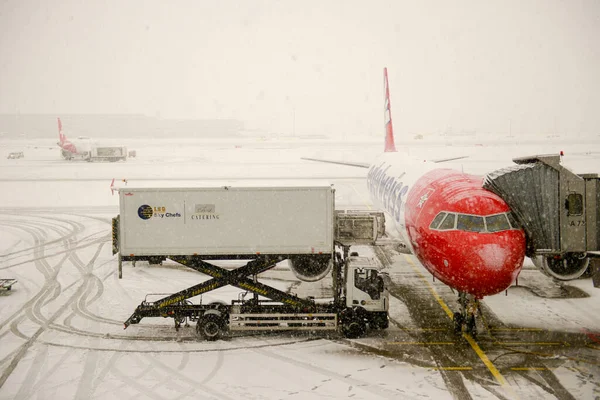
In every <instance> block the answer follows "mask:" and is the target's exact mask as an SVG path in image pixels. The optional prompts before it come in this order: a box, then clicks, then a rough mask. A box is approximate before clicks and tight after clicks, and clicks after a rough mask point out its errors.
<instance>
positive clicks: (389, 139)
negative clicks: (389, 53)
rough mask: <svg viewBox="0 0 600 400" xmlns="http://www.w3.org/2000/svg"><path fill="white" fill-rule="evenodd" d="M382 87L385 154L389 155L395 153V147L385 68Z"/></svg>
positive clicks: (385, 69)
mask: <svg viewBox="0 0 600 400" xmlns="http://www.w3.org/2000/svg"><path fill="white" fill-rule="evenodd" d="M383 87H384V90H385V109H384V123H385V152H386V153H390V152H395V151H396V145H395V144H394V128H393V126H392V112H391V108H390V85H389V83H388V74H387V68H384V69H383Z"/></svg>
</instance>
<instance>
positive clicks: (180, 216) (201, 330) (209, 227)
mask: <svg viewBox="0 0 600 400" xmlns="http://www.w3.org/2000/svg"><path fill="white" fill-rule="evenodd" d="M119 203H120V214H119V215H118V216H117V217H115V218H113V254H118V265H119V277H120V278H121V277H122V268H123V262H132V263H136V262H139V261H148V262H150V263H153V264H159V263H161V262H163V261H165V260H166V259H170V260H172V261H174V262H177V263H179V264H182V265H184V266H187V267H189V268H192V269H194V270H196V271H199V272H201V273H203V274H205V275H208V276H209V277H210V278H212V279H209V280H203V281H202V282H199V283H196V284H195V285H193V286H191V287H189V288H186V289H184V290H182V291H180V292H177V293H173V294H170V295H167V296H166V297H163V298H161V299H159V300H155V301H147V300H144V301H143V302H142V303H141V304H140V305H139V306H138V307H137V309H136V310H135V312H134V313H133V314H132V315H131V316H130V317H129V319H127V321H126V322H125V328H127V327H128V326H129V325H130V324H137V323H139V322H140V321H141V320H142V319H143V318H147V317H170V318H173V319H174V322H175V328H176V329H178V328H179V327H180V325H181V324H182V323H186V322H187V321H188V320H189V321H196V322H197V325H196V331H197V333H198V334H199V335H200V336H202V337H204V338H206V339H208V340H215V339H217V338H219V337H221V336H222V335H223V334H226V333H228V332H230V331H243V330H338V329H339V330H341V332H342V333H343V334H344V335H345V336H347V337H358V336H361V335H362V334H364V332H365V331H366V329H367V327H370V328H372V329H385V328H387V326H388V307H389V293H388V290H387V286H386V282H387V279H389V278H387V275H386V274H385V273H382V272H381V271H380V269H381V268H380V266H379V265H378V263H377V262H376V261H375V260H373V259H370V258H366V257H360V256H358V254H356V253H351V252H350V244H349V243H351V237H350V236H349V235H348V234H347V232H344V235H343V237H344V240H345V243H342V242H340V241H338V240H337V239H336V232H338V231H339V230H336V212H335V190H334V188H333V187H331V186H314V187H313V186H311V187H232V186H224V187H218V188H122V189H120V190H119ZM360 218H364V215H361V216H360ZM377 218H378V217H377V216H373V219H374V220H376V219H377ZM345 226H348V224H347V220H345ZM369 232H376V230H375V231H373V230H370V231H369ZM361 240H362V239H361ZM219 260H244V262H246V264H245V265H243V266H241V267H239V268H235V269H226V268H222V267H220V266H217V265H215V264H218V261H219ZM286 260H287V263H288V265H289V268H290V269H291V271H292V272H293V273H294V274H295V275H296V277H297V278H298V279H299V280H301V281H305V282H314V281H318V280H321V279H323V278H325V277H326V276H328V275H329V274H331V279H332V299H329V300H328V301H316V300H315V299H313V298H310V297H309V298H301V297H299V296H296V295H294V294H290V293H286V292H283V291H281V290H278V289H276V288H273V287H270V286H268V285H266V284H264V283H262V282H260V281H259V277H258V275H259V274H261V273H263V272H266V271H268V270H270V269H272V268H274V267H275V266H276V265H277V264H280V263H283V262H285V261H286ZM226 285H232V286H235V287H238V288H240V289H241V290H242V291H243V292H244V295H243V296H240V297H239V298H238V299H234V300H231V302H230V303H226V302H225V303H223V302H217V303H209V304H203V303H202V296H199V295H201V294H204V293H207V292H209V291H212V290H215V289H218V288H220V287H223V286H226ZM248 293H252V298H248V299H246V295H247V294H248ZM194 297H199V298H200V301H199V303H197V304H195V303H193V302H192V301H190V299H191V298H194Z"/></svg>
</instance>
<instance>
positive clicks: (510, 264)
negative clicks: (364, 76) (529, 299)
mask: <svg viewBox="0 0 600 400" xmlns="http://www.w3.org/2000/svg"><path fill="white" fill-rule="evenodd" d="M384 89H385V107H384V118H385V131H386V136H385V151H384V153H383V154H381V155H380V156H379V157H378V158H377V160H376V161H375V163H373V164H364V163H352V162H341V161H330V160H321V159H312V158H311V159H308V158H305V159H308V160H312V161H320V162H329V163H334V164H341V165H349V166H354V167H361V168H368V169H369V172H368V175H367V185H368V189H369V193H370V196H371V199H372V201H373V203H374V204H375V205H376V206H378V207H379V208H381V209H383V210H384V211H385V212H386V213H387V215H388V221H389V220H390V219H391V221H392V223H393V225H394V227H395V229H397V230H398V232H399V233H400V234H401V236H402V238H403V240H404V243H405V244H406V245H407V246H408V247H409V249H410V250H411V251H412V253H413V254H414V255H415V256H416V257H417V258H418V259H419V261H420V262H421V263H422V264H423V266H424V267H425V268H426V269H427V270H428V271H429V272H430V273H431V274H432V275H433V276H434V277H436V278H438V279H439V280H441V281H442V282H443V283H445V284H446V285H448V286H450V287H451V288H453V289H456V290H457V291H458V293H459V303H460V306H461V307H460V311H458V312H456V313H454V324H455V329H456V330H457V331H462V330H463V328H464V330H465V331H466V332H468V333H471V334H475V333H476V324H475V317H476V314H477V310H478V308H479V307H478V306H479V304H478V302H479V300H480V299H482V298H483V297H484V296H489V295H494V294H497V293H500V292H502V291H503V290H505V289H507V288H508V287H509V286H510V285H511V284H512V283H513V282H514V281H515V280H516V278H517V276H518V274H519V272H520V271H521V268H522V266H523V260H524V258H525V233H524V231H523V230H522V229H521V228H520V226H519V225H518V224H517V222H516V221H515V219H514V217H513V216H512V214H511V211H510V208H509V207H508V205H507V204H506V202H505V201H504V200H503V199H502V198H500V197H499V196H497V195H496V194H494V193H492V192H490V191H488V190H486V189H483V188H482V183H483V177H481V176H475V175H469V174H465V173H463V172H461V171H457V170H453V169H446V168H440V167H439V165H438V163H440V162H443V161H450V160H453V159H457V158H450V159H444V160H424V159H415V158H411V157H410V156H408V155H404V154H401V153H399V152H397V151H396V146H395V143H394V133H393V126H392V116H391V113H390V109H391V108H390V91H389V83H388V75H387V68H386V69H384ZM458 158H463V157H458Z"/></svg>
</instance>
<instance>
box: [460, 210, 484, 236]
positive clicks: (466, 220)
mask: <svg viewBox="0 0 600 400" xmlns="http://www.w3.org/2000/svg"><path fill="white" fill-rule="evenodd" d="M456 229H458V230H461V231H467V232H484V231H485V223H484V222H483V217H480V216H477V215H466V214H458V220H457V223H456Z"/></svg>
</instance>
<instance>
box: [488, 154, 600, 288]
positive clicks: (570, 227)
mask: <svg viewBox="0 0 600 400" xmlns="http://www.w3.org/2000/svg"><path fill="white" fill-rule="evenodd" d="M560 160H561V156H560V155H537V156H531V157H522V158H515V159H513V161H514V162H515V164H517V165H513V166H511V167H507V168H503V169H500V170H497V171H494V172H492V173H490V174H489V175H487V176H486V178H485V180H484V184H483V187H484V188H485V189H487V190H490V191H492V192H494V193H496V194H497V195H499V196H500V197H502V198H503V199H504V201H506V203H507V204H508V205H509V207H510V208H511V210H512V211H513V214H514V216H515V218H516V219H517V220H518V222H519V223H520V224H521V225H522V227H523V229H524V231H525V234H526V237H527V256H528V257H530V258H531V259H532V260H533V261H534V263H535V265H536V266H537V267H538V268H540V269H541V270H542V271H543V272H544V273H546V274H548V275H550V276H552V277H554V278H557V279H560V280H571V279H576V278H578V277H579V276H581V275H582V274H583V273H584V272H585V271H586V270H587V268H588V265H589V262H590V258H591V257H600V251H599V250H600V224H599V222H600V207H599V206H600V178H599V177H598V174H580V175H577V174H575V173H573V172H572V171H570V170H568V169H567V168H565V167H563V166H562V165H561V164H560Z"/></svg>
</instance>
